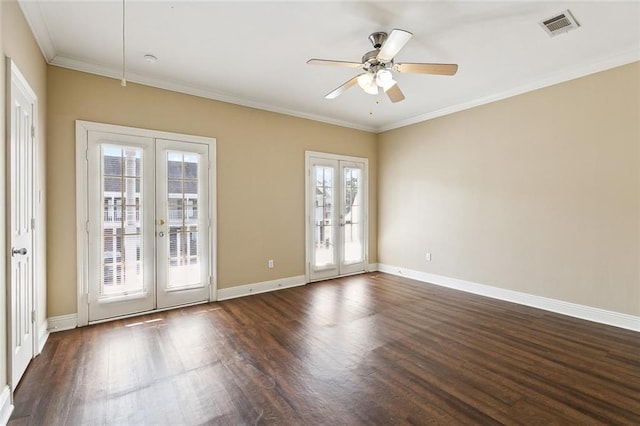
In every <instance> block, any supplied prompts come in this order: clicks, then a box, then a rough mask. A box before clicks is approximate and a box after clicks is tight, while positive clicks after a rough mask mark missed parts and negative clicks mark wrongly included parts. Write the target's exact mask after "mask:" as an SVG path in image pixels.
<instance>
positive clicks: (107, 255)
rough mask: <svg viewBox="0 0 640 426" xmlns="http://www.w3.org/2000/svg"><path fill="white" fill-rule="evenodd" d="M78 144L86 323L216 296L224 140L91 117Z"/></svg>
mask: <svg viewBox="0 0 640 426" xmlns="http://www.w3.org/2000/svg"><path fill="white" fill-rule="evenodd" d="M76 138H77V140H76V150H77V163H76V164H77V176H78V181H77V193H76V195H77V214H78V230H79V232H78V237H77V242H78V278H79V284H78V324H79V325H86V324H87V323H89V322H95V321H102V320H106V319H110V318H117V317H122V316H127V315H134V314H138V313H143V312H149V311H153V310H157V309H166V308H170V307H174V306H180V305H187V304H193V303H199V302H206V301H209V300H214V299H215V296H214V295H215V280H214V277H215V263H214V260H215V256H214V253H215V221H214V219H215V218H214V216H213V213H214V212H215V208H214V201H215V139H211V138H202V137H197V136H189V135H179V134H171V133H166V132H157V131H150V130H144V129H134V128H126V127H120V126H111V125H106V124H100V123H89V122H83V121H78V122H77V123H76ZM83 157H84V158H83Z"/></svg>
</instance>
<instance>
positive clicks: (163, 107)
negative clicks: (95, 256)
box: [47, 66, 377, 317]
mask: <svg viewBox="0 0 640 426" xmlns="http://www.w3.org/2000/svg"><path fill="white" fill-rule="evenodd" d="M48 87H49V98H48V99H49V104H48V108H49V111H50V114H49V122H48V138H49V141H50V144H51V147H52V148H51V149H50V150H49V152H48V157H47V166H48V168H47V171H48V174H47V179H48V185H47V190H48V199H49V200H50V202H49V203H48V206H47V214H48V221H49V227H48V232H49V233H48V241H49V246H48V249H49V251H48V253H49V258H48V260H49V263H48V282H49V294H48V302H49V317H51V316H58V315H64V314H70V313H75V312H76V311H77V307H76V264H75V259H76V249H75V232H76V229H75V192H74V191H75V189H74V188H75V134H74V131H75V130H74V129H75V127H74V121H75V120H77V119H81V120H88V121H96V122H104V123H111V124H118V125H124V126H131V127H141V128H148V129H154V130H162V131H170V132H177V133H186V134H194V135H200V136H209V137H215V138H216V139H217V168H218V171H217V180H218V188H217V189H218V200H217V202H218V288H227V287H232V286H237V285H243V284H251V283H256V282H262V281H267V280H273V279H278V278H285V277H292V276H297V275H304V272H305V267H304V250H305V245H304V152H305V150H314V151H323V152H331V153H338V154H346V155H353V156H360V157H366V158H368V159H369V170H370V181H371V182H372V184H371V185H370V187H369V188H370V191H369V196H370V206H371V208H370V228H369V233H370V234H369V235H370V240H371V242H370V244H369V254H370V259H369V260H370V262H376V260H377V259H376V253H377V248H376V241H377V235H376V225H377V217H376V206H377V198H376V185H375V183H376V181H377V175H376V172H377V143H376V135H374V134H371V133H368V132H362V131H357V130H352V129H347V128H342V127H338V126H332V125H328V124H322V123H318V122H314V121H310V120H304V119H299V118H294V117H290V116H286V115H281V114H275V113H270V112H266V111H261V110H257V109H251V108H246V107H241V106H237V105H231V104H226V103H222V102H216V101H211V100H207V99H204V98H198V97H194V96H189V95H184V94H179V93H175V92H169V91H166V90H160V89H155V88H151V87H147V86H141V85H137V84H132V83H129V85H128V86H127V87H126V88H123V87H121V86H120V83H119V81H118V80H114V79H109V78H103V77H98V76H95V75H91V74H86V73H81V72H76V71H70V70H67V69H63V68H59V67H53V66H50V67H49V70H48ZM268 259H274V260H275V268H274V269H272V270H269V269H267V260H268Z"/></svg>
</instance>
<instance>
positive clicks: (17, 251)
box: [11, 247, 27, 257]
mask: <svg viewBox="0 0 640 426" xmlns="http://www.w3.org/2000/svg"><path fill="white" fill-rule="evenodd" d="M16 254H21V255H23V256H24V255H25V254H27V249H26V248H24V247H23V248H21V249H17V248H15V247H11V257H13V256H15V255H16Z"/></svg>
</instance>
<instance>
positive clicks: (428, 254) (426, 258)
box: [425, 253, 431, 262]
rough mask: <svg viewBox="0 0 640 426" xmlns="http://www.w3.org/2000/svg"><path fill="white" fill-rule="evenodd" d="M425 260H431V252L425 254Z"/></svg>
mask: <svg viewBox="0 0 640 426" xmlns="http://www.w3.org/2000/svg"><path fill="white" fill-rule="evenodd" d="M425 260H426V261H427V262H431V253H427V254H426V255H425Z"/></svg>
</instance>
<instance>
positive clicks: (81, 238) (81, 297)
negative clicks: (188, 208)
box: [76, 120, 218, 327]
mask: <svg viewBox="0 0 640 426" xmlns="http://www.w3.org/2000/svg"><path fill="white" fill-rule="evenodd" d="M90 131H96V132H105V133H120V134H123V135H131V136H143V137H150V138H153V139H170V140H179V141H185V142H195V143H204V144H208V145H209V182H208V183H209V224H210V226H209V241H210V243H211V245H210V253H209V264H210V265H211V266H210V271H211V272H210V276H211V286H210V294H209V300H211V301H214V300H216V294H217V291H216V290H217V281H218V280H217V264H216V259H217V241H216V238H217V230H216V228H217V215H216V212H217V210H216V139H215V138H209V137H204V136H194V135H185V134H180V133H173V132H163V131H160V130H150V129H141V128H135V127H126V126H118V125H113V124H105V123H96V122H91V121H83V120H76V229H77V231H76V250H77V251H76V265H77V304H78V305H77V306H78V326H79V327H82V326H85V325H88V324H89V305H88V294H89V282H88V262H89V258H88V252H89V250H88V247H89V242H88V232H87V231H88V220H89V216H88V211H87V206H88V197H87V191H88V179H87V176H88V173H89V171H88V167H87V165H88V160H87V148H88V140H89V132H90Z"/></svg>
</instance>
